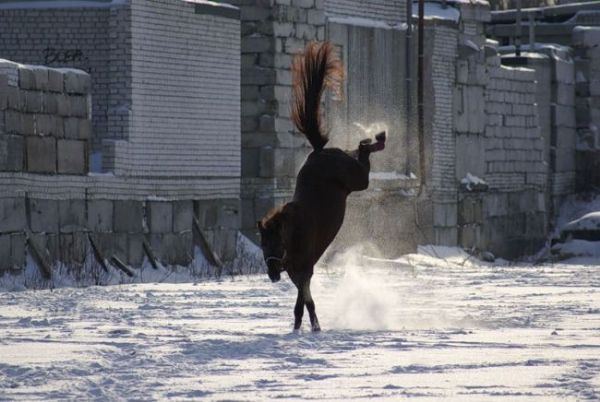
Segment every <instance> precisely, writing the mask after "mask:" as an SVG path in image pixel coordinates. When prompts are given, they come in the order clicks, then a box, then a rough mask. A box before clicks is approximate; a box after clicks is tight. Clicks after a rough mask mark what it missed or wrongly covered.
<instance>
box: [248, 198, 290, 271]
mask: <svg viewBox="0 0 600 402" xmlns="http://www.w3.org/2000/svg"><path fill="white" fill-rule="evenodd" d="M293 208H294V205H293V203H288V204H285V205H284V206H283V207H281V208H277V209H274V210H273V211H271V212H270V213H269V214H268V215H267V216H266V217H265V218H263V219H262V220H260V221H258V222H257V226H258V229H259V230H260V247H261V248H262V251H263V256H264V259H265V263H266V264H267V268H268V270H267V273H268V275H269V278H270V279H271V281H273V282H277V281H279V280H280V279H281V273H282V272H283V271H285V270H286V266H285V265H286V262H287V261H286V241H285V239H286V237H287V235H286V226H287V225H288V224H289V221H290V218H291V213H292V210H293ZM288 229H289V228H288Z"/></svg>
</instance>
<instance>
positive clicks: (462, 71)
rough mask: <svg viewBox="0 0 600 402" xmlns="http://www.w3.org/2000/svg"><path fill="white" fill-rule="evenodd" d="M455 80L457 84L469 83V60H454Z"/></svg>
mask: <svg viewBox="0 0 600 402" xmlns="http://www.w3.org/2000/svg"><path fill="white" fill-rule="evenodd" d="M456 82H457V83H458V84H468V83H469V62H468V61H466V60H457V61H456Z"/></svg>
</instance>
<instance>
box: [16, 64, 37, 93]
mask: <svg viewBox="0 0 600 402" xmlns="http://www.w3.org/2000/svg"><path fill="white" fill-rule="evenodd" d="M19 87H20V88H21V89H31V90H33V89H35V88H36V86H35V74H34V73H33V70H31V69H29V68H26V67H20V68H19Z"/></svg>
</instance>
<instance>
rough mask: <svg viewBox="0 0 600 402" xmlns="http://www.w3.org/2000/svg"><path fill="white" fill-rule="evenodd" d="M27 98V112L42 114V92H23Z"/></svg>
mask: <svg viewBox="0 0 600 402" xmlns="http://www.w3.org/2000/svg"><path fill="white" fill-rule="evenodd" d="M21 96H24V97H25V112H28V113H40V112H41V111H42V92H39V91H23V93H22V95H21Z"/></svg>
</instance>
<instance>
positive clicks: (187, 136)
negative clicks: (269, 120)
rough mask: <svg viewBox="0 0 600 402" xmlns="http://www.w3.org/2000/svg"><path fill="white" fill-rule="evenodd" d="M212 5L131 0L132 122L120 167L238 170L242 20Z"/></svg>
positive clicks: (184, 172) (130, 171)
mask: <svg viewBox="0 0 600 402" xmlns="http://www.w3.org/2000/svg"><path fill="white" fill-rule="evenodd" d="M212 8H213V9H214V10H211V7H208V6H207V7H203V6H202V5H196V4H194V3H191V2H185V1H174V0H156V1H151V0H148V1H137V2H133V3H132V4H131V112H130V113H131V117H130V119H131V123H130V133H129V137H128V141H129V144H128V146H127V147H126V148H125V149H124V150H122V151H121V150H120V149H117V153H119V152H123V153H124V155H126V158H121V159H119V157H118V156H117V159H118V161H119V163H117V165H116V166H115V170H116V172H117V173H119V174H126V175H150V176H178V177H181V176H212V177H233V178H235V177H239V176H240V104H239V97H240V73H239V65H240V64H239V63H240V41H239V29H240V26H239V20H238V19H237V16H234V18H230V17H228V16H225V15H222V14H220V10H219V9H220V7H212ZM233 12H237V11H235V10H233Z"/></svg>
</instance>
